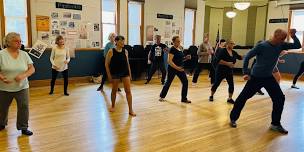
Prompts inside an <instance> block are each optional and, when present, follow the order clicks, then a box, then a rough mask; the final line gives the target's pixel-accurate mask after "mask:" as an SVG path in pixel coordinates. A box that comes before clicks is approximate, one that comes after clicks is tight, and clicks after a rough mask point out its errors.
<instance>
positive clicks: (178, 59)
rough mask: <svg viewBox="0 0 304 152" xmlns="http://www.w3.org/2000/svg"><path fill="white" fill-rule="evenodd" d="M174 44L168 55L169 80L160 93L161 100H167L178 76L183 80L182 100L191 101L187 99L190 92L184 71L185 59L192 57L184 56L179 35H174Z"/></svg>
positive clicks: (184, 101)
mask: <svg viewBox="0 0 304 152" xmlns="http://www.w3.org/2000/svg"><path fill="white" fill-rule="evenodd" d="M172 41H173V46H172V47H171V49H170V51H169V55H168V64H169V66H168V75H167V81H166V83H165V85H164V87H163V89H162V91H161V93H160V99H159V101H161V102H162V101H165V100H164V98H165V97H166V95H167V93H168V91H169V88H170V85H171V83H172V81H173V79H174V77H175V75H177V77H178V78H179V79H180V80H181V82H182V84H183V87H182V100H181V102H183V103H191V101H189V100H188V99H187V93H188V79H187V76H186V73H185V71H184V67H183V65H184V61H185V60H189V59H190V58H191V56H190V55H187V56H184V53H183V48H182V47H181V45H180V42H181V41H180V38H179V36H174V37H173V38H172Z"/></svg>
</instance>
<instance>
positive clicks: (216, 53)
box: [209, 39, 226, 85]
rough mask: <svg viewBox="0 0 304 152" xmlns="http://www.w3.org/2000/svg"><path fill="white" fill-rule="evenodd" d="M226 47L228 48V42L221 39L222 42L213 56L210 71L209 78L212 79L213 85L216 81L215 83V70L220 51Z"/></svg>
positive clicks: (218, 44)
mask: <svg viewBox="0 0 304 152" xmlns="http://www.w3.org/2000/svg"><path fill="white" fill-rule="evenodd" d="M225 46H226V40H225V39H221V40H220V42H218V43H217V45H216V47H215V52H214V53H213V55H212V58H211V67H210V71H209V78H210V83H211V85H213V84H214V81H215V69H216V65H217V56H218V54H219V52H220V51H219V50H220V49H222V48H225Z"/></svg>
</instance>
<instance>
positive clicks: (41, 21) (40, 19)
mask: <svg viewBox="0 0 304 152" xmlns="http://www.w3.org/2000/svg"><path fill="white" fill-rule="evenodd" d="M36 27H37V31H44V32H48V31H50V17H49V16H40V15H37V16H36Z"/></svg>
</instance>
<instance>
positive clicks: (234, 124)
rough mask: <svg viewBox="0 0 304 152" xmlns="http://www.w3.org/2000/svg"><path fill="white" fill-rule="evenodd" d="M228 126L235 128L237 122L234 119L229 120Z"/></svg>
mask: <svg viewBox="0 0 304 152" xmlns="http://www.w3.org/2000/svg"><path fill="white" fill-rule="evenodd" d="M229 125H230V127H232V128H236V127H237V124H236V122H235V121H234V120H230V123H229Z"/></svg>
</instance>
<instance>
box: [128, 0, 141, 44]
mask: <svg viewBox="0 0 304 152" xmlns="http://www.w3.org/2000/svg"><path fill="white" fill-rule="evenodd" d="M130 3H138V4H140V5H141V8H140V9H141V10H140V11H141V14H140V21H141V23H140V31H139V32H140V44H138V45H143V43H144V2H143V1H136V0H129V1H128V4H127V12H128V16H127V37H128V45H130V43H129V42H130V34H129V4H130Z"/></svg>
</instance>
